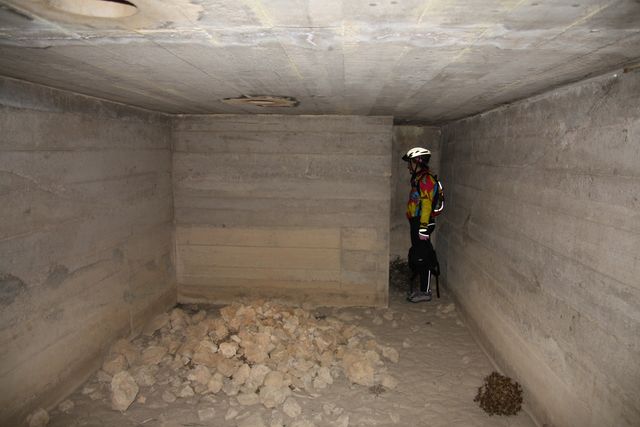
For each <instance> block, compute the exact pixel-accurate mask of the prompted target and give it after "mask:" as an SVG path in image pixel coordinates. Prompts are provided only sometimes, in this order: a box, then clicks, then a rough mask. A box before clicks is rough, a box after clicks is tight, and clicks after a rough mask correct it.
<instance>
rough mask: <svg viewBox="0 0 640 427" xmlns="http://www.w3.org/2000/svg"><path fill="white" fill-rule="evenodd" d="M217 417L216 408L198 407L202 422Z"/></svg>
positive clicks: (199, 417)
mask: <svg viewBox="0 0 640 427" xmlns="http://www.w3.org/2000/svg"><path fill="white" fill-rule="evenodd" d="M215 417H216V410H215V409H214V408H204V409H198V419H199V420H200V421H202V422H205V421H211V420H213V419H215Z"/></svg>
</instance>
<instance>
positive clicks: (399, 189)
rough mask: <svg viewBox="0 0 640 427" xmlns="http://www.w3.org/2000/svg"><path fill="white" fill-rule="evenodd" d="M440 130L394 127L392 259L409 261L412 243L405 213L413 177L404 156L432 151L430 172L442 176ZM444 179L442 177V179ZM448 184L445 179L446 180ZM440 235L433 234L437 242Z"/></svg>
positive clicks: (434, 128)
mask: <svg viewBox="0 0 640 427" xmlns="http://www.w3.org/2000/svg"><path fill="white" fill-rule="evenodd" d="M440 135H441V133H440V128H437V127H430V126H394V127H393V147H392V167H391V169H392V176H391V185H392V196H391V243H390V249H389V255H390V257H391V259H394V258H396V257H400V258H402V259H404V260H406V258H407V253H408V252H409V247H410V246H411V240H410V238H409V223H408V222H407V217H406V216H405V212H406V210H407V201H408V199H409V179H410V178H411V175H410V174H409V171H408V170H407V164H406V162H404V161H403V160H402V156H404V155H405V154H406V152H407V151H409V149H411V148H413V147H424V148H427V149H429V150H430V151H431V160H430V161H429V164H430V167H431V171H432V173H434V174H439V173H440V151H441V150H440ZM441 178H442V177H441ZM445 181H446V178H445V179H444V180H443V185H444V182H445ZM437 235H438V233H434V234H433V238H434V239H433V240H434V242H435V241H436V240H437Z"/></svg>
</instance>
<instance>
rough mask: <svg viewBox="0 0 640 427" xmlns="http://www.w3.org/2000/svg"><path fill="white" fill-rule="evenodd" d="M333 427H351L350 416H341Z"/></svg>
mask: <svg viewBox="0 0 640 427" xmlns="http://www.w3.org/2000/svg"><path fill="white" fill-rule="evenodd" d="M333 425H334V426H336V427H349V415H347V414H344V415H340V416H339V417H338V419H337V420H336V421H335V423H334V424H333Z"/></svg>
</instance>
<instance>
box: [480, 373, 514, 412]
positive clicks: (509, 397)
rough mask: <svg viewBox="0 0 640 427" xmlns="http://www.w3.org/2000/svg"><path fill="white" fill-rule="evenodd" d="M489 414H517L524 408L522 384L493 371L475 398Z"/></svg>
mask: <svg viewBox="0 0 640 427" xmlns="http://www.w3.org/2000/svg"><path fill="white" fill-rule="evenodd" d="M473 401H474V402H479V404H480V407H481V408H482V409H484V411H485V412H486V413H488V414H489V415H516V414H517V413H518V412H520V410H521V409H522V386H520V384H518V382H516V381H513V380H512V379H511V378H509V377H506V376H504V375H500V374H499V373H497V372H492V373H491V375H488V376H487V377H485V379H484V384H483V385H482V386H481V387H479V388H478V393H477V394H476V397H475V398H474V399H473Z"/></svg>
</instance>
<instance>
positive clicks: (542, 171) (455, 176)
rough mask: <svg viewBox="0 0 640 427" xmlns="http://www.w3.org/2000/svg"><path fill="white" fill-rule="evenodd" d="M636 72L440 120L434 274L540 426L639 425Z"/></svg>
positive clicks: (639, 89)
mask: <svg viewBox="0 0 640 427" xmlns="http://www.w3.org/2000/svg"><path fill="white" fill-rule="evenodd" d="M639 98H640V73H639V72H637V71H636V72H630V73H627V74H615V75H614V74H608V75H605V76H602V77H600V78H597V79H593V80H588V81H585V82H582V83H580V84H576V85H573V86H569V87H566V88H563V89H561V90H556V91H552V92H549V93H547V94H545V95H543V96H540V97H537V98H533V99H530V100H527V101H523V102H520V103H517V104H515V105H513V106H511V107H509V108H503V109H498V110H495V111H491V112H488V113H486V114H482V115H480V116H476V117H473V118H470V119H467V120H464V121H460V122H456V123H453V124H450V125H448V126H446V127H445V128H444V131H443V132H444V133H443V150H444V151H443V157H442V166H443V168H442V169H443V171H442V173H443V175H446V177H447V187H446V188H447V189H448V197H449V198H448V201H449V205H448V210H447V213H446V215H445V216H443V224H441V228H440V234H439V239H440V240H439V255H440V257H441V264H443V267H444V268H445V270H446V279H447V283H448V286H449V288H450V289H452V290H453V292H454V293H455V296H456V298H457V300H458V301H459V302H460V304H461V307H462V308H463V311H464V312H466V315H467V317H468V319H469V320H470V324H471V325H473V327H474V328H475V332H476V334H477V335H478V336H479V337H480V340H481V342H482V343H483V345H484V346H485V347H486V349H487V350H488V351H489V353H490V354H491V355H492V356H493V358H494V359H495V360H496V362H497V363H498V364H499V366H501V367H502V368H503V369H504V371H506V373H508V374H510V375H511V376H513V377H514V378H515V379H517V380H518V381H519V382H521V383H522V384H523V386H524V387H525V390H526V396H525V401H526V402H528V405H529V406H530V408H531V409H532V410H533V412H534V413H535V414H536V415H537V417H538V418H539V420H540V422H541V423H547V425H555V426H575V427H578V426H580V427H583V426H594V427H595V426H598V427H603V426H610V427H613V426H616V427H622V426H629V427H630V426H638V425H640V401H639V400H638V396H640V364H639V363H638V361H639V360H640V335H639V334H638V331H639V330H640V285H639V282H638V277H640V262H638V260H639V258H638V253H639V251H638V248H640V216H639V215H638V212H640V191H639V189H640V162H639V161H638V159H640V104H639V103H638V99H639Z"/></svg>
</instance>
